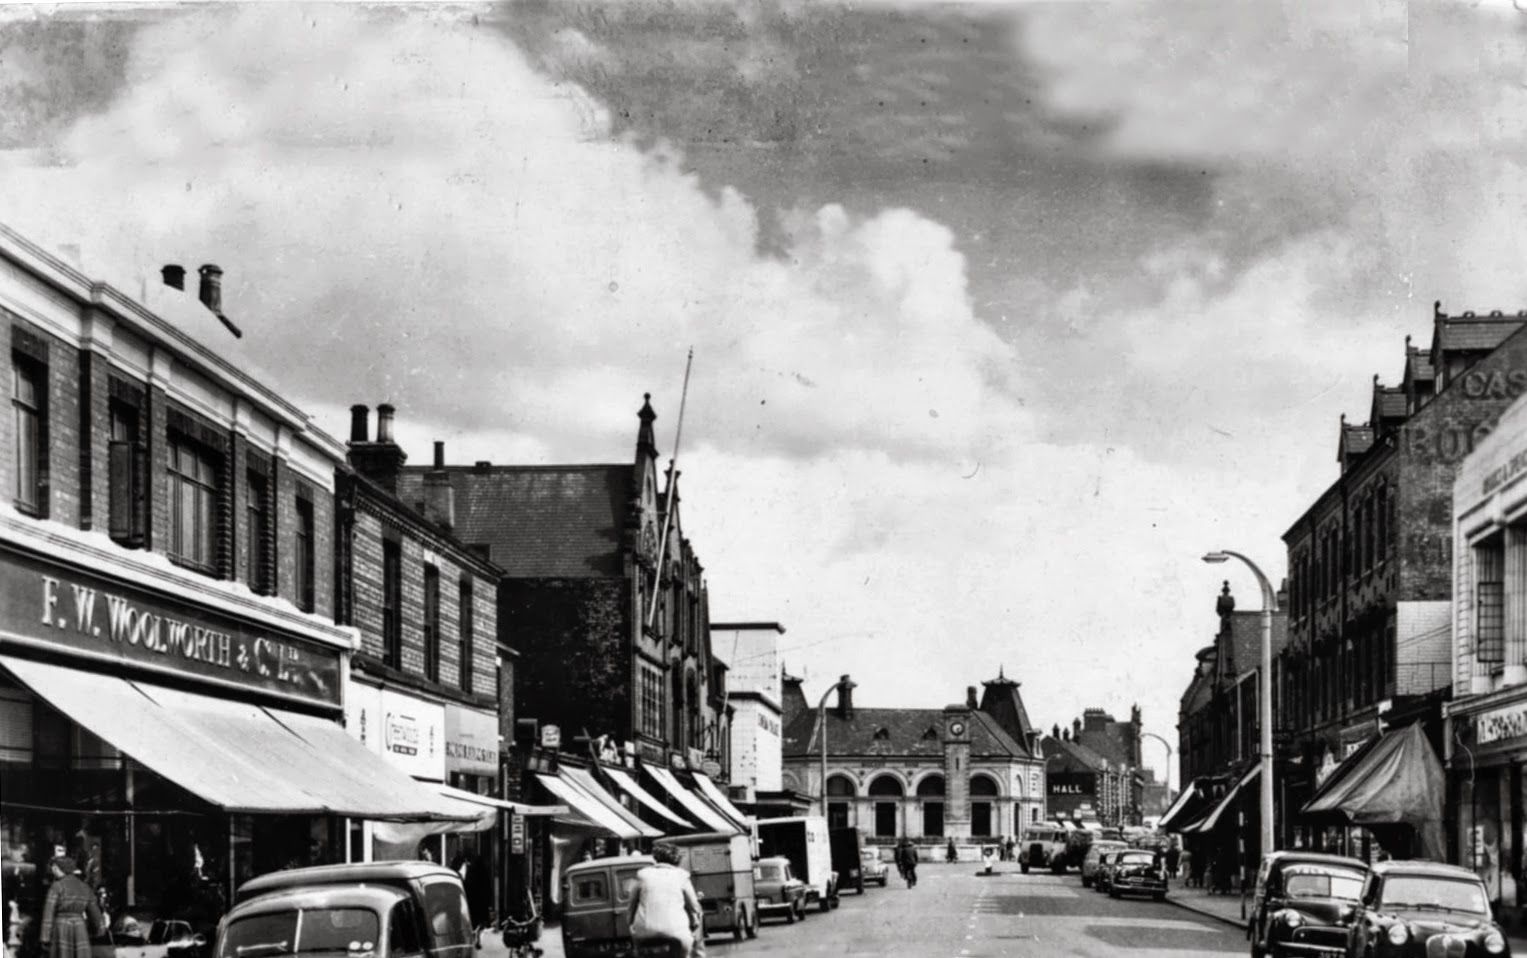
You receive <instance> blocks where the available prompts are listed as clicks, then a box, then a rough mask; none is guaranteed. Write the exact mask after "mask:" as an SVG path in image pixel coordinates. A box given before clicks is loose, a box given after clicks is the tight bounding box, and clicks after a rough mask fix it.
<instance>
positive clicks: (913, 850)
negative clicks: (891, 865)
mask: <svg viewBox="0 0 1527 958" xmlns="http://www.w3.org/2000/svg"><path fill="white" fill-rule="evenodd" d="M896 870H897V871H899V872H901V877H902V878H903V879H905V880H906V883H907V887H908V888H912V887H914V886H916V885H917V846H916V845H913V844H912V839H910V838H903V839H902V840H901V841H900V842H898V843H897V845H896Z"/></svg>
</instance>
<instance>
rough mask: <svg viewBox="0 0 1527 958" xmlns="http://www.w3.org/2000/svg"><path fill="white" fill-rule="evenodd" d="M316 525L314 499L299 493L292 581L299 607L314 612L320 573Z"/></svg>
mask: <svg viewBox="0 0 1527 958" xmlns="http://www.w3.org/2000/svg"><path fill="white" fill-rule="evenodd" d="M315 532H316V526H315V525H314V522H313V500H312V499H311V498H310V497H308V496H304V495H302V493H301V491H300V490H299V492H298V495H297V527H296V528H295V529H293V530H292V567H293V572H294V574H295V576H296V579H295V581H294V582H293V583H292V590H293V598H294V599H295V600H296V603H297V608H299V609H301V610H302V611H304V612H312V611H313V610H314V609H315V608H316V607H317V606H316V598H315V597H316V595H317V589H316V588H315V581H316V579H317V573H318V549H317V546H316V545H315V544H314V535H315Z"/></svg>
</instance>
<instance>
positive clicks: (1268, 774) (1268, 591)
mask: <svg viewBox="0 0 1527 958" xmlns="http://www.w3.org/2000/svg"><path fill="white" fill-rule="evenodd" d="M1227 559H1239V560H1241V561H1242V562H1244V563H1245V564H1246V567H1247V568H1248V569H1250V570H1251V574H1252V575H1254V576H1256V577H1257V584H1258V585H1260V586H1261V587H1262V667H1261V669H1260V670H1259V671H1260V674H1259V675H1258V676H1257V724H1258V725H1260V726H1261V730H1260V731H1261V735H1260V742H1259V744H1258V747H1257V750H1258V751H1259V752H1261V753H1262V754H1261V762H1260V771H1261V774H1260V775H1259V777H1260V778H1261V780H1262V802H1261V810H1262V816H1261V817H1262V859H1263V860H1264V861H1265V860H1266V859H1267V856H1268V855H1270V854H1272V852H1273V755H1272V614H1273V613H1274V612H1276V611H1277V609H1278V593H1277V592H1275V591H1274V590H1273V587H1272V583H1271V582H1269V581H1268V580H1267V576H1265V575H1263V574H1262V570H1261V569H1259V568H1257V564H1256V563H1255V562H1252V561H1251V560H1250V559H1248V558H1246V557H1245V556H1243V555H1241V554H1240V553H1239V552H1231V551H1230V550H1229V549H1221V550H1220V551H1218V552H1210V553H1208V554H1206V555H1205V556H1204V561H1205V562H1209V563H1220V562H1224V561H1225V560H1227Z"/></svg>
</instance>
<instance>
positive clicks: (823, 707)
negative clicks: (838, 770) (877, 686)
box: [817, 675, 858, 818]
mask: <svg viewBox="0 0 1527 958" xmlns="http://www.w3.org/2000/svg"><path fill="white" fill-rule="evenodd" d="M857 687H858V686H857V685H856V684H855V682H854V680H853V679H851V678H849V677H848V676H846V675H843V676H839V678H838V681H836V682H834V683H833V684H831V685H829V686H828V687H827V691H825V692H823V693H822V698H821V699H820V700H819V701H818V702H817V733H818V734H819V735H820V736H821V738H822V767H821V772H822V782H821V788H822V817H823V818H826V817H827V697H828V696H829V695H831V694H832V693H833V692H834V691H836V690H838V689H842V690H843V691H845V692H851V691H853V690H854V689H855V688H857Z"/></svg>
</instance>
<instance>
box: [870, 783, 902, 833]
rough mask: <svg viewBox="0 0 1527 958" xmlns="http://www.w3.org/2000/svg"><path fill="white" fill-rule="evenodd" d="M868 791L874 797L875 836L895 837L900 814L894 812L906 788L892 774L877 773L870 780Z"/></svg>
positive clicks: (898, 806) (899, 804)
mask: <svg viewBox="0 0 1527 958" xmlns="http://www.w3.org/2000/svg"><path fill="white" fill-rule="evenodd" d="M869 793H870V795H871V797H873V798H874V799H875V837H876V838H895V837H896V831H897V829H896V825H897V820H898V819H899V817H900V816H898V815H897V814H896V812H897V809H898V808H900V806H901V798H902V796H904V795H905V794H906V790H905V789H903V788H902V787H901V782H899V781H898V780H897V779H896V776H894V775H879V776H876V778H875V780H874V781H872V782H870V787H869Z"/></svg>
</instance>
